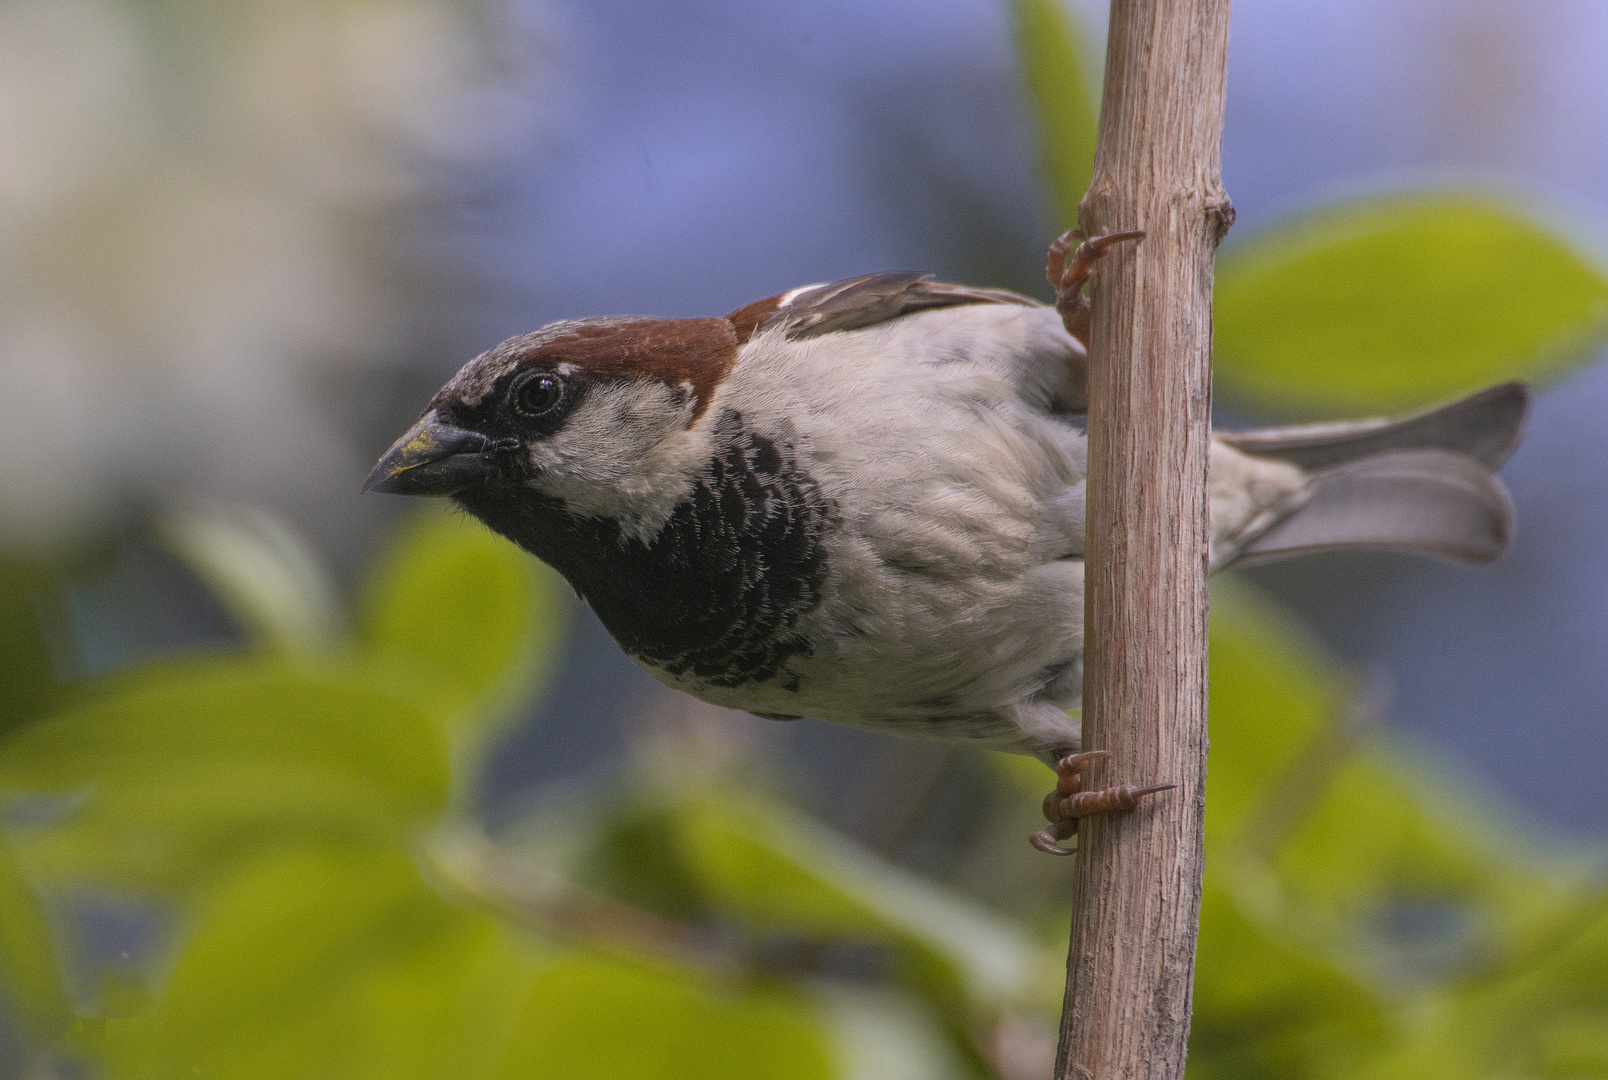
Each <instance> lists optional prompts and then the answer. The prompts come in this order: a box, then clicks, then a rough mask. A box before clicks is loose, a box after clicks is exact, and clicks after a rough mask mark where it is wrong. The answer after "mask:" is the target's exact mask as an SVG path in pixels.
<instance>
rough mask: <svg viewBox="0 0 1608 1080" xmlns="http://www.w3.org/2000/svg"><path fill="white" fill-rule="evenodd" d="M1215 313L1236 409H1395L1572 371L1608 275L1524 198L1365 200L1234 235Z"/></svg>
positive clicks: (1597, 335) (1591, 331)
mask: <svg viewBox="0 0 1608 1080" xmlns="http://www.w3.org/2000/svg"><path fill="white" fill-rule="evenodd" d="M1583 231H1585V230H1579V229H1577V230H1575V232H1576V233H1579V232H1583ZM1214 316H1215V319H1216V326H1217V354H1218V359H1217V371H1218V377H1219V379H1220V382H1221V385H1222V387H1223V388H1224V390H1226V391H1227V392H1228V393H1229V394H1230V395H1232V396H1233V397H1235V398H1237V399H1240V400H1245V401H1247V402H1251V403H1254V404H1256V405H1258V406H1260V407H1263V408H1273V409H1277V410H1279V411H1281V412H1284V413H1290V414H1299V415H1305V416H1332V415H1336V414H1337V413H1338V414H1346V413H1356V412H1370V411H1380V410H1391V409H1400V408H1405V407H1409V406H1414V405H1419V404H1422V403H1424V402H1426V401H1434V400H1437V399H1440V398H1447V397H1454V396H1457V395H1459V394H1462V393H1465V392H1467V391H1470V390H1475V389H1478V388H1480V387H1483V386H1488V385H1490V384H1491V383H1495V382H1501V381H1503V380H1505V379H1512V378H1522V379H1528V380H1532V381H1534V380H1537V379H1546V378H1549V377H1551V376H1553V375H1555V374H1557V373H1558V372H1560V371H1562V370H1564V369H1566V368H1567V367H1568V366H1570V365H1571V364H1572V363H1577V362H1579V361H1580V360H1581V359H1582V358H1583V357H1584V356H1586V355H1588V354H1589V353H1590V352H1591V351H1592V349H1593V347H1594V346H1595V345H1597V344H1598V343H1599V342H1601V341H1602V340H1603V338H1604V337H1608V263H1605V262H1603V261H1602V260H1601V259H1599V258H1595V257H1593V256H1592V255H1590V254H1588V253H1587V252H1585V251H1583V250H1581V249H1580V248H1579V247H1578V246H1577V245H1576V243H1575V242H1574V241H1573V240H1572V239H1571V238H1570V236H1569V235H1568V234H1566V233H1563V232H1560V231H1558V230H1556V229H1553V228H1549V227H1547V226H1546V225H1545V224H1543V223H1542V220H1541V219H1539V218H1532V217H1531V216H1530V213H1529V212H1528V208H1527V207H1526V206H1525V205H1524V204H1523V203H1522V202H1519V201H1517V200H1502V199H1498V198H1495V197H1490V196H1483V195H1478V194H1473V193H1463V192H1450V191H1446V192H1434V191H1430V192H1419V193H1416V194H1412V195H1397V196H1389V197H1380V198H1371V199H1361V200H1356V201H1353V202H1348V203H1343V204H1340V205H1337V206H1333V207H1329V208H1327V209H1325V210H1322V211H1319V212H1315V213H1309V214H1305V215H1302V216H1300V217H1298V218H1296V219H1294V220H1291V221H1287V222H1284V223H1282V224H1278V225H1274V226H1271V227H1269V228H1266V229H1263V230H1261V231H1260V232H1257V233H1253V234H1251V235H1249V236H1246V237H1244V238H1243V240H1242V239H1241V238H1238V237H1236V238H1234V240H1233V241H1231V242H1230V243H1229V244H1228V245H1227V246H1226V247H1225V248H1224V250H1223V254H1222V257H1221V258H1220V259H1219V261H1218V264H1217V288H1216V294H1215V304H1214Z"/></svg>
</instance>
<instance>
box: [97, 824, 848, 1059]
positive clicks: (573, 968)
mask: <svg viewBox="0 0 1608 1080" xmlns="http://www.w3.org/2000/svg"><path fill="white" fill-rule="evenodd" d="M201 909H202V912H203V914H202V918H201V920H200V923H199V925H198V927H197V929H196V933H195V935H194V937H193V939H192V940H191V942H190V943H189V945H188V946H187V947H186V949H185V950H184V953H183V955H182V956H181V957H180V958H179V961H178V963H177V964H176V966H175V967H174V969H173V973H172V975H171V977H170V979H169V980H168V985H167V987H166V989H165V991H164V992H163V994H162V995H161V998H160V1001H159V1003H158V1005H157V1007H156V1008H155V1009H154V1010H153V1011H152V1012H151V1013H148V1014H146V1015H144V1016H141V1017H137V1018H134V1019H131V1020H126V1021H114V1022H110V1023H108V1025H107V1034H106V1037H105V1039H104V1044H105V1045H104V1050H103V1053H104V1054H105V1056H106V1057H107V1058H108V1059H109V1062H110V1065H111V1069H110V1074H111V1076H112V1077H114V1078H118V1077H140V1078H142V1080H145V1078H153V1080H154V1078H165V1077H173V1078H175V1080H178V1078H183V1077H189V1076H193V1075H202V1076H209V1077H217V1078H220V1080H255V1078H263V1080H268V1078H274V1080H279V1078H283V1077H296V1076H339V1077H342V1078H353V1080H361V1078H364V1077H373V1078H375V1080H393V1078H396V1080H406V1078H410V1077H417V1078H420V1080H423V1078H433V1077H441V1078H448V1077H450V1078H452V1080H476V1078H482V1077H484V1078H493V1077H507V1078H509V1080H515V1078H521V1080H522V1078H525V1077H532V1076H538V1077H545V1076H552V1077H564V1078H566V1080H569V1078H576V1080H584V1078H587V1077H609V1078H630V1077H643V1078H649V1077H652V1078H660V1077H681V1076H685V1077H697V1078H700V1080H702V1078H705V1077H708V1078H715V1080H719V1078H722V1077H731V1078H738V1077H759V1078H767V1077H776V1078H780V1080H794V1078H798V1080H806V1078H809V1080H813V1078H817V1077H822V1078H824V1077H830V1076H832V1075H833V1073H832V1070H831V1069H830V1067H829V1063H828V1061H827V1055H826V1050H825V1046H824V1043H825V1040H824V1038H823V1032H822V1030H821V1027H820V1024H819V1021H818V1018H817V1017H816V1015H815V1010H814V1009H813V1007H812V1006H811V1003H810V1002H809V1001H808V1000H807V999H805V998H803V997H802V996H800V995H796V994H793V993H789V992H787V991H783V990H780V989H767V988H763V987H750V986H742V985H736V984H729V985H728V984H722V983H719V982H716V981H713V980H711V979H709V978H708V977H706V976H703V975H700V974H697V973H694V972H689V971H685V970H680V969H676V968H673V967H662V966H654V965H644V964H637V963H632V962H630V961H625V960H616V959H608V958H603V957H595V956H590V955H585V954H575V953H563V952H561V953H556V954H555V953H552V952H551V951H548V952H546V953H545V954H544V953H543V952H542V951H539V950H537V949H535V948H532V947H530V946H527V945H523V944H521V943H520V942H519V940H518V939H517V938H515V937H514V936H513V935H512V934H511V933H510V932H509V931H508V930H507V929H506V928H504V927H502V926H501V925H500V924H498V923H497V922H496V921H495V920H493V919H491V918H488V917H486V916H483V915H478V914H475V913H472V912H468V911H465V910H462V909H459V908H455V907H453V906H451V905H449V904H447V903H446V902H445V901H443V900H442V899H441V898H440V897H439V896H437V895H436V894H435V893H433V892H432V891H430V890H429V889H428V888H426V887H425V885H424V883H423V880H422V879H421V878H420V876H419V874H418V871H417V869H416V868H415V867H414V865H413V864H412V863H411V861H409V860H408V859H407V858H406V857H405V856H404V855H403V854H402V853H401V852H400V851H387V850H385V849H383V848H375V849H370V850H367V851H361V850H353V851H345V852H334V851H317V850H306V851H301V852H294V853H287V854H286V855H283V856H281V857H279V858H277V859H272V860H265V861H263V862H260V863H257V864H254V865H252V866H251V867H249V868H248V869H247V870H246V871H245V872H244V873H242V874H240V875H238V876H237V877H235V878H233V879H231V880H228V881H226V882H225V883H223V884H222V885H221V886H220V887H219V888H218V889H217V890H216V891H215V892H214V893H212V894H211V895H210V896H208V897H206V898H205V899H204V900H203V902H202V905H201Z"/></svg>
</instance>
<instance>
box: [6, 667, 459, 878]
mask: <svg viewBox="0 0 1608 1080" xmlns="http://www.w3.org/2000/svg"><path fill="white" fill-rule="evenodd" d="M447 783H448V762H447V755H446V752H445V748H444V746H443V744H442V739H441V735H440V734H439V732H438V729H437V727H436V725H435V723H434V722H433V720H432V719H431V718H430V717H429V716H428V715H427V714H425V713H422V712H420V711H419V710H418V709H416V708H414V707H412V706H410V705H408V704H406V703H404V702H402V701H400V700H398V699H396V698H395V697H393V696H391V695H389V694H387V693H384V692H382V691H380V690H378V689H377V688H374V687H371V686H366V685H364V684H363V683H362V682H361V681H360V680H359V679H358V678H357V677H355V676H354V675H353V674H352V673H350V672H346V671H343V670H342V669H339V668H333V667H331V668H313V667H303V666H299V665H296V664H293V663H290V662H286V661H280V660H271V659H263V660H240V659H231V660H212V661H204V662H190V663H181V664H171V665H161V666H152V667H149V668H146V669H143V670H141V671H140V672H138V673H137V674H135V675H131V676H127V677H124V678H120V679H116V680H112V681H111V682H109V683H108V684H107V685H106V686H105V687H104V688H103V689H102V690H101V691H100V692H99V693H97V694H96V695H95V696H93V697H91V698H90V699H89V700H88V701H87V702H85V703H82V704H79V705H78V706H77V707H74V708H71V709H68V710H67V711H64V712H62V713H59V714H57V715H55V716H52V717H48V718H46V719H44V720H40V721H37V722H35V723H33V724H30V725H29V726H28V727H26V728H24V729H23V730H21V731H19V732H17V733H16V734H15V735H14V736H13V737H12V738H11V739H9V740H7V741H6V742H5V743H4V744H3V745H0V793H10V794H28V795H43V796H77V797H80V798H81V800H82V802H81V805H79V806H78V807H77V808H76V809H75V810H74V811H73V812H72V813H71V814H69V815H68V816H67V817H66V818H65V820H64V821H62V822H61V823H60V824H57V825H54V826H51V827H48V828H40V829H32V830H28V831H27V832H26V833H23V832H19V833H18V834H17V835H18V840H19V841H24V840H25V841H26V844H25V847H26V850H27V853H28V855H29V857H30V860H31V861H33V862H34V865H37V866H41V867H42V868H44V870H45V872H50V873H60V874H82V875H85V876H89V877H96V876H101V877H105V878H108V879H111V880H116V881H121V882H123V883H125V884H129V885H137V886H141V887H157V886H173V885H181V884H186V883H192V882H193V881H195V880H196V879H197V878H198V877H199V876H201V875H204V874H206V873H207V872H209V870H211V869H215V866H214V864H215V863H216V862H218V861H220V860H221V861H222V862H224V863H227V862H232V861H235V860H237V859H240V858H243V857H245V856H246V855H248V854H249V853H250V852H251V851H252V850H253V849H254V848H256V847H259V846H262V845H265V844H273V843H281V842H290V843H296V842H300V841H301V840H303V839H305V838H306V837H310V836H318V835H323V836H341V837H348V838H350V837H389V838H400V837H402V836H405V835H406V834H407V833H408V832H409V831H410V830H412V829H413V828H416V827H417V825H418V824H419V823H420V822H421V821H424V820H427V819H430V818H432V817H434V816H435V815H437V814H438V813H440V811H441V809H442V808H443V807H444V806H445V803H446V799H447Z"/></svg>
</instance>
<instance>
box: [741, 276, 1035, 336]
mask: <svg viewBox="0 0 1608 1080" xmlns="http://www.w3.org/2000/svg"><path fill="white" fill-rule="evenodd" d="M962 304H1019V305H1022V306H1025V307H1041V306H1043V305H1041V304H1040V303H1039V302H1038V301H1037V300H1031V299H1029V298H1028V297H1025V296H1020V295H1018V294H1016V293H1013V292H1008V291H1006V290H1004V289H976V288H971V287H968V286H965V285H951V284H949V283H947V282H943V281H934V280H933V276H932V275H931V274H920V273H902V274H889V273H884V274H864V275H862V276H860V277H854V278H847V279H845V280H843V281H834V282H831V283H830V284H826V285H811V286H807V287H805V288H803V289H794V290H793V291H792V292H789V293H782V294H781V295H780V296H772V297H769V298H768V299H765V300H760V301H758V302H756V303H753V304H749V305H748V306H747V307H743V308H739V309H737V310H736V311H734V312H732V313H731V314H730V315H728V316H726V317H727V318H728V319H730V320H731V323H732V326H733V327H734V328H735V329H736V331H737V339H738V341H739V342H742V341H746V340H748V338H750V337H752V336H753V335H754V334H757V333H759V332H760V331H763V330H771V329H774V328H776V327H778V326H780V327H784V328H785V333H786V334H787V336H788V337H789V338H790V339H792V340H794V341H797V340H799V339H801V338H811V337H819V336H820V335H822V334H830V333H834V332H836V331H839V330H858V329H860V328H861V327H864V326H871V325H873V324H875V323H879V322H886V321H887V320H889V319H897V318H898V317H899V316H901V315H908V314H910V313H911V312H913V311H925V310H927V309H928V308H941V307H956V306H959V305H962Z"/></svg>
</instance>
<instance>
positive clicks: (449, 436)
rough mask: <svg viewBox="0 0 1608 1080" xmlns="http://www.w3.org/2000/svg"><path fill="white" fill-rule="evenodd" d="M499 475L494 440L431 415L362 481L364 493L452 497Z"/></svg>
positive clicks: (414, 428)
mask: <svg viewBox="0 0 1608 1080" xmlns="http://www.w3.org/2000/svg"><path fill="white" fill-rule="evenodd" d="M496 475H497V461H496V456H495V455H494V454H493V453H492V443H491V440H490V439H488V438H486V437H485V436H484V435H481V434H480V433H479V432H475V431H465V430H463V429H462V428H456V427H453V426H452V425H451V424H448V423H445V422H443V421H442V420H441V419H439V418H438V417H437V416H436V414H435V413H433V412H430V413H426V414H425V416H424V419H423V420H420V421H419V422H418V423H417V424H414V425H413V426H412V427H411V428H409V429H408V433H407V434H406V435H404V436H402V437H401V438H400V439H398V440H397V441H396V443H395V444H394V445H393V446H392V447H391V449H389V450H387V451H386V452H385V456H384V457H382V458H380V463H379V464H378V465H376V466H374V471H373V472H371V473H369V474H368V479H367V480H365V481H363V490H364V491H384V492H386V493H388V494H392V495H452V494H455V493H456V492H459V491H462V490H463V489H464V488H467V487H472V486H474V485H475V484H478V483H481V482H483V481H486V480H490V479H492V478H493V477H495V476H496Z"/></svg>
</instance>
